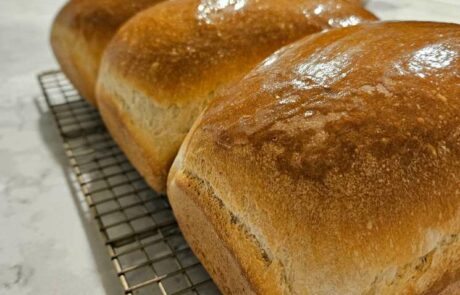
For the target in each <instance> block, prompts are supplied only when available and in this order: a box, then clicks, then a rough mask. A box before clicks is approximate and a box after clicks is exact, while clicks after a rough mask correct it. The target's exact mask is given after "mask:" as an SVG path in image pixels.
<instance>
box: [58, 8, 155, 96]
mask: <svg viewBox="0 0 460 295" xmlns="http://www.w3.org/2000/svg"><path fill="white" fill-rule="evenodd" d="M158 2H160V0H130V1H126V0H71V1H69V2H67V4H66V5H65V6H64V7H63V8H62V9H61V10H60V11H59V13H58V15H57V16H56V18H55V20H54V22H53V26H52V30H51V46H52V48H53V51H54V54H55V56H56V58H57V60H58V62H59V64H60V66H61V69H62V71H63V72H64V73H65V74H66V76H67V77H68V78H69V80H70V81H71V82H72V83H73V84H74V86H75V87H76V88H77V89H78V91H79V92H80V94H81V95H82V96H83V97H84V98H86V99H87V100H88V101H89V102H90V103H91V104H93V105H95V104H96V96H95V86H96V80H97V74H98V71H99V65H100V61H101V57H102V52H103V51H104V49H105V47H106V46H107V44H108V43H109V41H110V40H111V39H112V37H113V35H114V34H115V32H116V31H117V30H118V28H119V27H120V26H121V25H122V24H123V23H124V22H125V21H127V20H128V19H129V18H131V17H132V16H133V15H134V14H136V13H137V12H139V11H141V10H143V9H145V8H147V7H149V6H152V5H154V4H156V3H158Z"/></svg>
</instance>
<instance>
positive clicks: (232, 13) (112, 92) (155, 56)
mask: <svg viewBox="0 0 460 295" xmlns="http://www.w3.org/2000/svg"><path fill="white" fill-rule="evenodd" d="M367 20H375V17H374V16H373V15H372V14H370V13H369V12H367V11H366V10H364V9H362V8H361V7H360V6H359V5H356V4H350V3H348V2H346V1H342V0H265V1H258V0H246V1H243V0H241V1H240V0H237V1H229V2H228V3H227V4H225V1H211V0H201V1H199V0H172V1H166V2H164V3H160V4H158V5H156V6H155V7H152V8H150V9H147V10H145V11H143V12H142V13H140V14H138V15H137V16H136V17H134V18H133V19H131V20H130V21H129V22H128V23H127V24H126V25H124V26H123V27H122V28H121V29H120V31H119V32H118V33H117V34H116V36H115V37H114V39H113V41H112V42H111V43H110V45H109V46H108V48H107V51H106V52H105V54H104V58H103V62H102V65H101V74H100V77H99V81H98V87H97V96H98V101H99V102H98V103H99V104H100V106H101V113H102V117H103V119H104V120H105V121H106V123H107V125H108V127H109V130H110V132H111V133H112V135H113V136H114V138H115V139H116V140H117V142H118V143H119V145H120V146H121V147H122V148H123V149H124V151H125V152H126V154H127V156H128V158H130V160H131V161H132V162H133V163H134V165H135V166H136V168H138V170H139V171H140V172H141V174H143V175H144V176H145V178H146V179H147V180H149V183H150V185H151V186H152V187H154V188H155V189H156V190H157V191H160V192H162V191H165V187H166V178H167V172H168V170H169V168H170V165H171V163H172V161H173V159H174V157H175V155H176V153H177V150H178V149H179V146H180V144H181V142H182V140H183V138H184V137H185V135H186V134H187V132H188V130H189V128H190V126H191V125H192V124H193V122H194V120H195V118H196V117H197V116H198V114H199V113H200V111H201V110H202V109H203V108H204V106H205V105H206V103H207V102H208V101H209V100H211V99H212V97H213V96H214V94H213V93H214V91H215V90H216V89H217V88H219V87H221V86H223V85H226V84H228V83H230V82H231V81H234V80H237V79H238V78H241V77H242V76H243V75H244V74H246V73H247V72H248V71H249V70H250V69H251V68H252V67H254V66H255V65H256V64H257V63H259V62H260V61H262V60H263V59H264V58H265V57H267V56H268V55H269V54H271V53H272V52H273V51H275V50H276V49H278V48H280V47H281V46H283V45H285V44H288V43H290V42H292V41H294V40H297V39H299V38H301V37H302V36H305V35H308V34H311V33H314V32H318V31H320V30H322V29H326V28H330V27H337V26H346V25H351V24H356V23H359V22H363V21H367ZM105 105H107V106H110V107H108V108H107V109H104V108H103V106H105ZM109 112H112V113H111V114H110V113H109ZM111 117H117V118H118V119H119V120H120V122H117V123H114V122H112V123H111V122H110V120H111ZM118 125H120V126H123V127H122V129H123V130H126V133H125V134H126V136H120V135H119V134H117V133H118V132H119V130H120V129H119V128H111V126H118ZM146 143H149V145H146ZM129 145H137V147H136V148H135V149H136V150H139V151H140V152H139V154H136V155H135V154H132V153H130V150H131V148H129V147H128V146H129ZM151 145H155V146H156V147H154V148H152V146H151ZM124 147H126V148H124Z"/></svg>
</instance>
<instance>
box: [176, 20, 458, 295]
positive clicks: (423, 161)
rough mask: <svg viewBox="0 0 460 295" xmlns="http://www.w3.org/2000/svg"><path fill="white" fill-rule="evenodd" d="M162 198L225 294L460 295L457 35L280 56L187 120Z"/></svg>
mask: <svg viewBox="0 0 460 295" xmlns="http://www.w3.org/2000/svg"><path fill="white" fill-rule="evenodd" d="M168 196H169V198H170V201H171V205H172V207H173V209H174V212H175V215H176V217H177V220H178V223H179V225H180V227H181V229H182V231H183V233H184V236H185V238H186V239H187V241H188V242H189V243H190V245H191V247H192V248H193V250H194V251H195V253H197V255H198V257H199V258H200V260H201V261H202V262H203V264H204V266H205V267H206V269H207V270H208V271H209V273H210V274H211V276H212V277H213V278H214V280H215V281H216V282H217V283H218V285H219V286H220V288H221V289H222V290H223V291H225V293H227V294H241V290H239V289H238V288H240V287H242V286H244V288H245V289H247V290H251V291H252V292H253V293H256V294H317V295H322V294H324V295H326V294H327V295H334V294H337V295H339V294H340V295H342V294H381V295H386V294H387V295H390V294H439V293H441V292H444V294H452V292H454V294H456V293H455V292H457V291H458V290H459V289H458V283H456V282H458V281H459V280H460V26H459V25H454V24H441V23H426V22H395V23H391V22H390V23H375V24H367V25H358V26H355V27H350V28H345V29H334V30H330V31H328V32H324V33H320V34H316V35H313V36H311V37H308V38H305V39H303V40H301V41H298V42H296V43H294V44H292V45H289V46H287V47H285V48H283V49H281V50H280V51H278V52H277V53H275V54H274V55H272V56H270V57H269V58H268V59H266V60H265V61H264V62H263V63H262V64H261V65H259V66H258V67H257V68H256V69H255V70H253V71H251V72H250V73H249V74H248V75H247V76H246V77H245V78H244V79H242V80H241V81H239V82H237V83H235V84H234V85H232V86H231V87H228V88H226V89H225V90H222V91H220V92H219V94H217V97H216V98H215V99H214V100H213V101H212V102H211V103H210V105H209V106H208V108H207V109H206V110H205V112H204V113H203V114H202V115H201V116H200V118H199V119H198V120H197V121H196V122H195V124H194V126H193V128H192V130H191V131H190V133H189V134H188V135H187V137H186V139H185V141H184V143H183V145H182V147H181V149H180V152H179V154H178V156H177V158H176V160H175V162H174V165H173V167H172V168H171V172H170V175H169V181H168ZM197 216H198V217H197ZM226 265H229V273H230V276H231V277H232V278H235V280H236V281H232V282H229V281H228V280H227V278H226V275H227V273H226V272H225V271H224V270H225V266H226ZM441 294H442V293H441Z"/></svg>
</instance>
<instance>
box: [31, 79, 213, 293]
mask: <svg viewBox="0 0 460 295" xmlns="http://www.w3.org/2000/svg"><path fill="white" fill-rule="evenodd" d="M38 80H39V83H40V86H41V88H42V91H43V95H44V97H45V99H46V103H47V105H48V107H49V110H50V112H51V114H52V115H53V117H54V120H55V122H56V126H57V128H58V130H59V133H60V135H61V137H62V140H63V145H64V149H65V152H66V155H67V157H68V158H69V162H70V166H71V168H72V170H73V172H74V173H75V176H76V179H77V181H78V183H79V186H80V188H81V191H82V193H83V195H84V198H85V201H86V203H87V205H88V206H89V208H90V211H91V213H92V216H93V217H94V219H95V220H96V222H97V224H98V226H99V230H100V232H101V234H102V236H103V239H104V241H105V244H106V246H107V248H108V252H109V255H110V258H111V260H112V262H113V265H114V267H115V270H116V273H117V275H118V277H119V279H120V281H121V284H122V287H123V289H124V291H125V294H132V295H134V294H139V295H143V294H162V295H165V294H174V295H176V294H177V295H178V294H219V291H218V289H217V287H216V286H215V285H214V283H213V282H212V280H211V279H210V277H209V275H208V274H207V272H206V271H205V269H204V268H203V266H202V265H201V264H200V262H199V261H198V259H197V258H196V257H195V255H194V254H193V252H192V251H191V249H190V248H189V246H188V245H187V243H186V241H185V240H184V238H183V236H182V234H181V232H180V230H179V228H178V226H177V223H176V221H175V219H174V215H173V214H172V211H171V207H170V205H169V203H168V200H167V198H166V197H164V196H160V195H158V194H156V193H155V192H154V191H153V190H151V189H150V188H149V187H148V186H147V185H146V183H145V182H144V180H143V179H142V177H141V176H140V175H139V174H138V173H137V172H136V170H135V169H134V168H133V167H132V166H131V164H130V163H129V161H128V160H127V159H126V157H125V156H124V155H123V153H122V152H121V151H120V149H119V148H118V147H117V145H116V144H115V142H114V141H113V140H112V138H111V137H110V135H109V134H108V133H107V130H106V129H105V127H104V124H103V123H102V121H101V118H100V116H99V113H98V112H97V110H96V109H94V108H93V107H92V106H90V105H89V104H88V103H87V102H86V101H85V100H83V99H82V98H81V96H80V95H79V94H78V92H77V91H76V90H75V89H74V87H73V86H72V84H71V83H70V82H69V81H68V80H67V79H66V77H65V76H64V74H62V73H61V72H60V71H49V72H45V73H42V74H40V75H39V76H38Z"/></svg>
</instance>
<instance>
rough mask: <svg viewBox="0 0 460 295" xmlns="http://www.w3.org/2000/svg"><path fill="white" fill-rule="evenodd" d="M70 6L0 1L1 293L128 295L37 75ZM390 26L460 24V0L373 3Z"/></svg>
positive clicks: (56, 1)
mask: <svg viewBox="0 0 460 295" xmlns="http://www.w3.org/2000/svg"><path fill="white" fill-rule="evenodd" d="M63 2H64V0H40V1H29V0H2V1H0V66H1V67H0V233H1V234H0V294H67V295H72V294H78V295H81V294H122V291H121V288H120V286H119V283H118V279H117V278H116V276H115V274H114V271H113V269H112V265H111V263H110V261H109V259H108V256H107V253H106V249H105V248H104V246H103V243H102V240H101V239H100V237H99V235H98V232H97V229H96V225H95V224H93V223H92V221H91V219H90V218H89V217H88V214H87V212H84V211H82V209H81V207H82V206H80V205H79V204H78V201H76V200H77V198H76V197H75V196H73V192H72V190H71V189H70V185H69V184H70V183H71V182H70V180H69V179H68V178H67V176H66V175H67V169H68V168H67V159H66V158H65V156H64V153H63V150H62V147H61V142H60V139H59V137H58V134H57V131H56V129H55V127H54V125H53V122H52V118H51V117H50V115H49V113H48V112H47V110H46V108H45V107H44V106H43V100H42V99H41V96H40V90H39V87H38V83H37V79H36V74H37V73H39V72H41V71H44V70H48V69H54V68H57V65H56V63H55V61H54V59H53V57H52V54H51V51H50V48H49V46H48V31H49V27H50V23H51V20H52V18H53V16H54V14H55V13H56V11H57V10H58V9H59V7H60V6H61V5H62V3H63ZM368 7H369V9H370V10H372V11H373V12H374V13H376V14H377V15H378V16H380V17H381V18H382V19H386V20H387V19H401V20H402V19H404V20H408V19H412V20H434V21H448V22H460V19H459V18H460V17H459V16H460V0H370V1H368Z"/></svg>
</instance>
